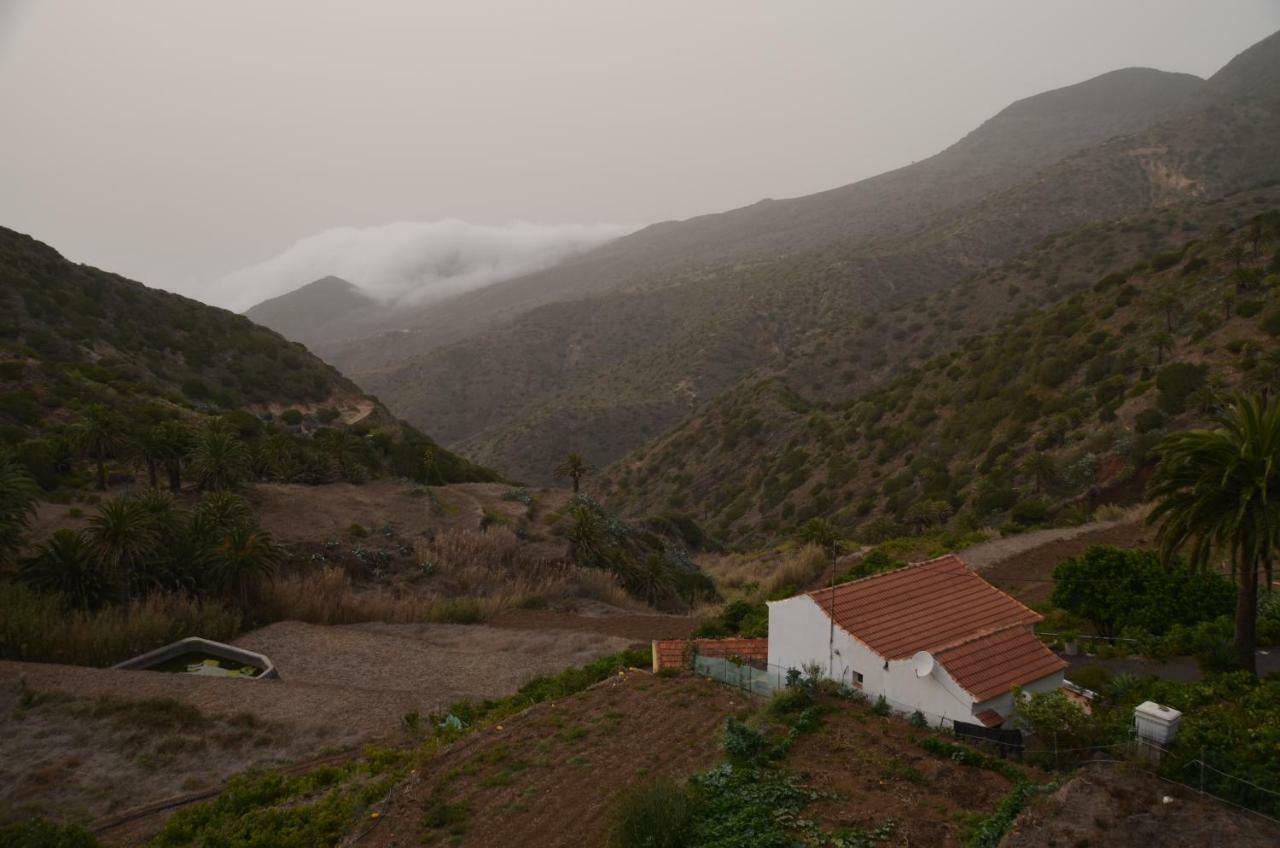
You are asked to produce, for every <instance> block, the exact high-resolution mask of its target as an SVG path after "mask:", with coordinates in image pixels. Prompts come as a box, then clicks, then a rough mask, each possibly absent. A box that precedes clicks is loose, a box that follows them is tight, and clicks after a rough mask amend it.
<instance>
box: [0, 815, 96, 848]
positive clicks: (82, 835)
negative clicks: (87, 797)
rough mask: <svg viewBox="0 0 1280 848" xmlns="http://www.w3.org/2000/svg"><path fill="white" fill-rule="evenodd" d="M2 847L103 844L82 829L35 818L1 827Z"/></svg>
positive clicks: (71, 847) (93, 847)
mask: <svg viewBox="0 0 1280 848" xmlns="http://www.w3.org/2000/svg"><path fill="white" fill-rule="evenodd" d="M0 845H4V846H6V848H99V846H100V845H101V843H100V842H98V840H96V839H94V838H93V835H92V834H91V833H89V832H88V831H87V830H84V829H82V828H79V827H76V826H74V825H65V826H64V825H57V824H53V823H52V822H48V821H45V820H44V819H40V818H35V819H28V820H27V821H23V822H16V823H14V824H8V825H4V826H0Z"/></svg>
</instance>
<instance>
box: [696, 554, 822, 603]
mask: <svg viewBox="0 0 1280 848" xmlns="http://www.w3.org/2000/svg"><path fill="white" fill-rule="evenodd" d="M698 564H699V565H700V566H701V568H702V570H703V571H704V572H706V573H707V575H708V576H710V577H711V579H712V581H714V582H715V584H716V590H717V591H718V592H719V593H720V594H721V595H722V596H723V597H725V598H726V599H728V600H736V599H739V598H741V599H744V600H759V599H763V598H769V597H773V596H774V595H776V594H778V593H780V592H782V591H783V590H785V589H788V587H790V591H793V592H794V591H799V590H802V589H805V588H808V587H809V586H810V585H812V584H814V583H816V582H817V581H818V580H819V579H820V578H821V577H822V576H823V575H824V574H826V573H827V570H828V569H829V568H830V560H828V559H827V556H826V554H825V553H823V551H822V549H821V548H819V547H817V546H816V545H806V546H804V547H801V548H787V549H783V550H776V551H770V552H768V553H766V554H765V555H763V556H761V555H759V554H757V555H754V556H741V555H729V556H717V557H707V558H704V559H702V560H700V561H699V563H698Z"/></svg>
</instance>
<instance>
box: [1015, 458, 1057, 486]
mask: <svg viewBox="0 0 1280 848" xmlns="http://www.w3.org/2000/svg"><path fill="white" fill-rule="evenodd" d="M1022 470H1023V472H1024V473H1026V475H1027V476H1028V477H1030V478H1031V483H1032V485H1033V486H1034V487H1035V493H1036V494H1037V495H1038V494H1041V493H1042V492H1044V491H1045V490H1046V489H1048V488H1049V487H1051V486H1052V485H1053V484H1054V483H1055V482H1057V479H1058V465H1057V463H1055V462H1054V461H1053V457H1051V456H1049V454H1047V453H1045V452H1044V451H1036V452H1035V453H1033V454H1031V455H1030V456H1028V457H1027V458H1026V459H1025V460H1023V462H1022Z"/></svg>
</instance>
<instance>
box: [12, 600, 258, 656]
mask: <svg viewBox="0 0 1280 848" xmlns="http://www.w3.org/2000/svg"><path fill="white" fill-rule="evenodd" d="M239 631H240V614H239V613H238V612H236V611H234V610H232V609H230V608H228V607H226V606H224V605H223V604H221V603H218V602H216V601H201V600H196V599H194V598H190V597H187V596H185V595H176V594H174V595H170V594H163V593H156V594H152V595H148V596H147V597H145V598H141V599H137V600H134V601H133V602H132V603H131V604H130V605H129V609H128V611H127V612H126V611H125V610H124V609H122V608H120V607H118V606H116V607H107V608H105V609H101V610H98V611H96V612H89V613H86V612H81V611H75V612H66V611H65V609H64V605H63V600H62V598H61V597H60V596H58V595H49V594H41V593H38V592H33V591H32V590H30V589H28V588H26V587H25V586H21V585H17V584H13V583H0V658H3V659H8V660H17V661H19V662H52V663H64V664H67V665H93V666H107V665H113V664H115V663H118V662H121V661H123V660H126V659H129V658H130V657H133V656H137V655H138V654H141V653H144V652H146V651H150V650H152V649H154V648H159V647H163V646H164V645H167V644H169V643H170V642H174V641H177V640H178V639H182V638H184V637H187V636H203V637H205V638H206V639H215V640H220V641H229V640H230V639H232V638H233V637H234V636H235V635H236V634H237V633H238V632H239Z"/></svg>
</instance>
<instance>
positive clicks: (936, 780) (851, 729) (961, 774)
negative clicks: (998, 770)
mask: <svg viewBox="0 0 1280 848" xmlns="http://www.w3.org/2000/svg"><path fill="white" fill-rule="evenodd" d="M913 735H923V734H922V732H921V731H913V729H912V728H911V727H910V726H909V725H908V724H907V723H906V722H905V721H903V720H902V719H900V718H896V717H881V716H877V715H875V714H874V713H872V712H871V710H870V709H869V708H868V707H867V706H865V705H857V704H848V703H847V702H840V704H839V706H838V707H837V709H836V711H835V712H832V713H830V714H829V715H827V716H826V718H825V719H824V722H823V725H822V727H821V728H820V729H819V730H818V731H817V732H815V733H812V734H807V735H804V736H801V737H800V738H799V739H798V740H797V742H796V744H795V746H794V747H792V749H791V751H790V752H789V753H788V754H787V758H786V761H785V767H786V768H787V769H788V770H789V771H792V772H794V773H796V774H798V775H800V776H802V777H803V778H804V780H805V782H806V783H807V785H809V786H813V787H815V788H818V789H820V790H822V791H824V792H830V793H831V794H832V795H834V796H835V797H833V798H831V799H829V800H824V801H819V802H818V803H816V804H815V805H813V806H811V807H809V808H808V809H806V810H805V812H804V815H805V817H806V818H811V819H814V820H816V821H819V822H821V823H822V824H823V825H824V826H825V827H826V828H827V829H829V830H834V829H838V828H841V827H852V828H860V829H862V830H874V829H875V828H877V827H879V826H880V825H883V824H884V823H885V822H886V821H888V820H892V821H893V822H894V829H893V833H892V835H891V836H890V837H889V839H887V840H886V841H885V842H884V843H883V844H884V845H885V846H898V845H902V846H908V845H928V846H937V847H938V848H943V846H958V845H961V844H962V841H961V840H962V830H963V827H964V820H965V819H966V817H972V816H974V815H977V816H985V815H988V814H990V812H991V811H993V810H994V809H995V808H996V806H997V805H998V804H999V803H1000V801H1001V800H1002V799H1003V798H1004V797H1005V796H1006V795H1008V794H1009V792H1010V790H1011V789H1012V788H1013V787H1012V784H1010V782H1009V781H1008V780H1006V779H1005V778H1003V777H1001V776H1000V775H998V774H995V773H994V772H990V771H985V770H981V769H976V768H972V767H968V766H962V765H958V764H956V763H954V762H952V761H950V760H947V759H943V758H941V757H937V756H935V755H933V754H930V753H929V752H927V751H925V750H924V749H923V748H921V747H920V746H919V745H918V744H916V743H915V742H913V741H912V740H911V737H912V736H913Z"/></svg>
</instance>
